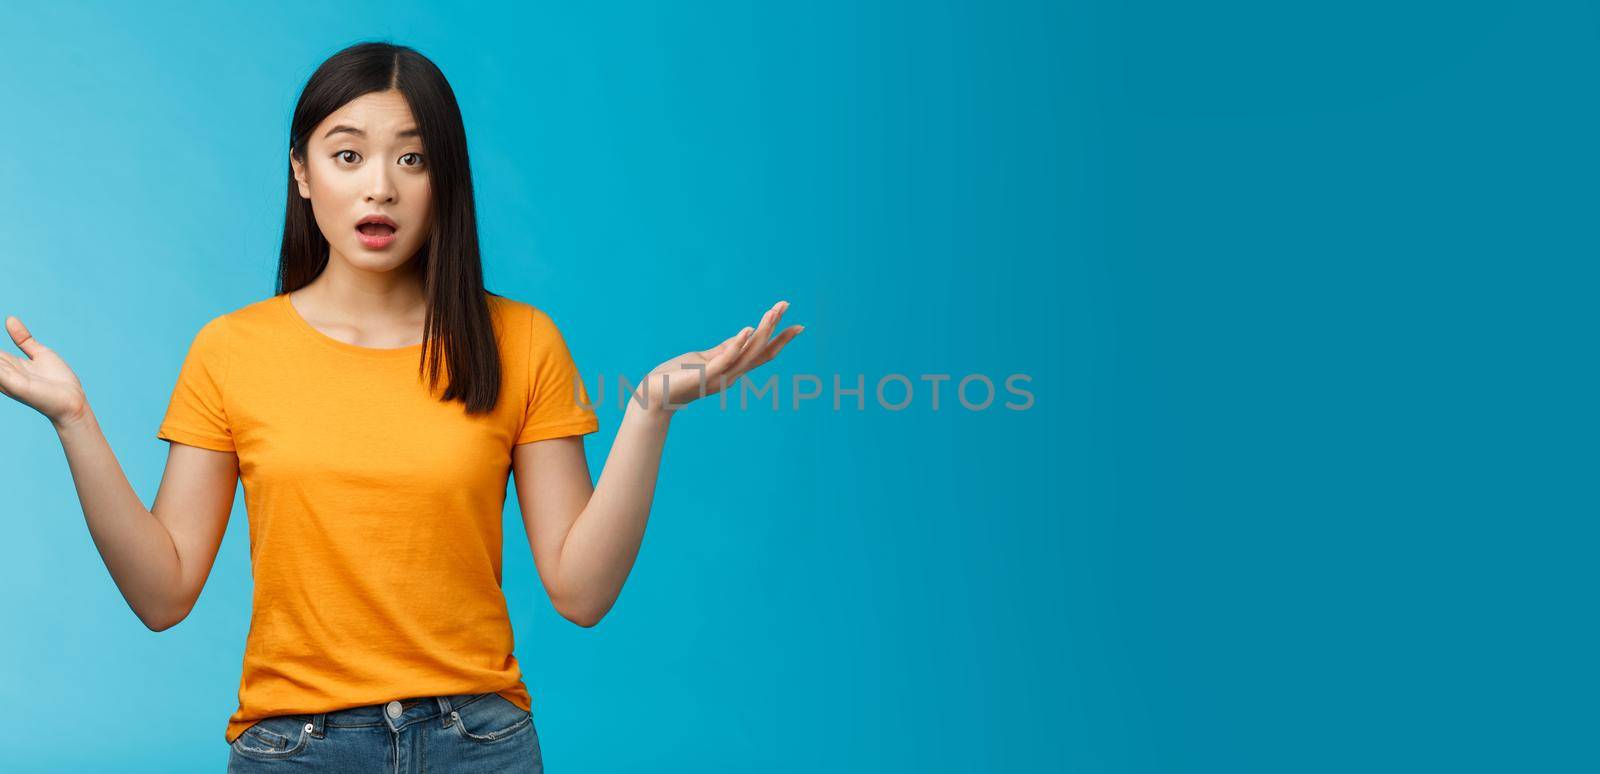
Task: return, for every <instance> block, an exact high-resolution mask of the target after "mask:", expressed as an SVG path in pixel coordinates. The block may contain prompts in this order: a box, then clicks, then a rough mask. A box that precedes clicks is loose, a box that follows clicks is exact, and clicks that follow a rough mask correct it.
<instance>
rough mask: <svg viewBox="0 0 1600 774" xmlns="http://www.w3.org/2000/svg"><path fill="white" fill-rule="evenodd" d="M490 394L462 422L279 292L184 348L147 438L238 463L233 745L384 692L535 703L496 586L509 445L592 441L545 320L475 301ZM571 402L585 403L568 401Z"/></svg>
mask: <svg viewBox="0 0 1600 774" xmlns="http://www.w3.org/2000/svg"><path fill="white" fill-rule="evenodd" d="M485 295H486V299H487V301H488V304H489V307H490V315H491V319H492V320H493V322H494V331H495V339H496V342H497V345H498V348H499V352H500V364H501V372H502V374H503V376H502V381H501V391H500V401H499V403H498V405H497V406H496V408H495V410H494V411H493V412H492V413H491V414H488V415H479V416H473V417H468V415H467V414H466V412H465V407H464V406H463V405H462V404H461V403H460V402H459V401H451V402H449V403H444V402H441V401H439V400H438V399H437V398H438V396H439V395H442V394H443V392H444V388H445V380H444V379H443V378H441V379H440V384H439V387H438V388H437V389H436V390H434V391H433V392H432V393H430V392H429V390H428V388H427V384H426V382H425V381H423V380H422V379H421V377H420V376H419V375H418V370H417V367H418V362H419V358H420V355H421V350H422V345H421V344H415V345H412V346H409V347H400V348H396V349H374V348H370V347H361V346H356V345H354V344H349V343H346V342H343V341H339V340H338V339H335V338H333V337H331V336H328V335H327V334H324V333H322V332H321V331H319V330H317V329H316V328H314V327H312V326H311V324H310V323H308V322H306V320H305V319H304V318H302V317H301V316H300V314H299V313H298V312H297V311H296V310H295V308H294V306H293V305H291V304H290V303H289V296H288V295H287V294H283V295H277V296H274V297H272V298H270V299H267V300H264V301H258V302H255V303H252V304H250V305H247V306H244V307H242V308H240V309H237V310H235V311H232V312H228V313H226V314H223V315H220V316H218V317H215V318H213V319H212V320H211V321H209V322H207V323H206V324H205V326H203V327H202V328H201V329H200V331H199V333H197V334H196V335H195V338H194V341H193V343H192V344H191V345H190V348H189V352H188V354H187V356H186V357H185V359H184V361H183V366H182V368H181V370H180V372H179V376H178V381H177V385H176V387H175V388H174V389H173V392H172V400H171V403H170V405H169V407H168V409H167V413H166V416H165V418H164V419H163V420H162V422H161V427H160V429H159V430H158V432H157V433H156V437H158V438H163V439H165V440H168V441H176V442H178V443H184V444H189V445H191V446H199V447H203V448H206V449H215V450H219V451H233V452H234V453H235V454H237V455H238V458H239V475H240V480H241V482H242V483H243V485H244V495H245V509H246V512H247V514H248V518H249V522H250V564H251V574H252V575H253V576H254V580H255V591H254V597H253V607H252V613H251V617H250V632H249V635H248V636H247V638H246V642H245V652H244V668H243V673H242V675H241V678H240V681H239V708H238V710H237V711H236V712H234V713H233V715H232V717H230V718H229V719H228V729H227V740H228V741H229V742H232V741H233V740H234V739H235V738H237V737H238V736H239V735H240V734H242V733H244V730H245V729H246V728H249V727H250V726H251V725H252V724H254V723H255V722H257V721H259V720H261V719H262V718H266V717H270V716H273V715H284V714H312V713H317V712H331V711H334V710H338V709H344V708H349V707H357V706H362V705H368V704H380V703H383V702H387V701H390V700H394V699H404V698H409V697H418V696H434V695H439V694H456V693H486V692H490V691H493V692H496V693H498V694H499V695H501V696H503V697H504V698H506V699H507V700H509V701H510V702H512V703H513V704H515V705H517V706H518V707H520V708H522V709H524V710H531V708H532V699H531V697H530V696H529V694H528V689H527V687H526V686H525V685H524V684H523V682H522V672H521V670H520V669H519V667H518V665H517V660H516V658H515V657H514V656H513V655H512V632H511V620H510V617H509V616H508V615H507V612H506V601H505V595H504V593H503V592H502V590H501V586H500V582H501V579H500V562H501V531H502V530H501V523H502V522H501V519H502V513H503V509H504V505H505V497H506V483H507V480H508V477H509V475H510V470H511V447H512V446H513V445H515V444H520V443H529V442H531V441H539V440H543V439H546V438H557V437H560V436H567V435H582V434H586V433H592V432H594V431H595V430H597V429H599V421H598V419H597V418H596V416H595V412H594V411H593V409H592V408H587V407H586V405H585V404H587V403H588V402H589V398H588V392H587V390H586V389H585V388H584V385H583V382H582V380H581V379H580V378H579V376H578V370H577V367H576V365H575V364H574V362H573V359H572V356H571V354H570V353H569V352H568V350H567V346H566V343H565V341H564V339H563V338H562V336H561V334H560V332H559V331H558V330H557V329H556V326H555V324H554V323H553V322H552V321H551V319H550V317H549V315H547V314H546V313H545V312H544V311H543V310H540V309H537V308H535V307H533V306H530V305H528V304H525V303H522V302H519V301H513V300H511V299H508V298H504V297H501V296H495V295H492V294H487V293H486V294H485ZM580 401H581V402H580Z"/></svg>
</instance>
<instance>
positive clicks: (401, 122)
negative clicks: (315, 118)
mask: <svg viewBox="0 0 1600 774" xmlns="http://www.w3.org/2000/svg"><path fill="white" fill-rule="evenodd" d="M341 135H342V136H343V137H346V138H352V137H353V138H355V139H361V140H386V139H398V140H408V139H417V138H420V137H421V134H420V133H419V132H418V131H417V125H416V120H415V119H414V118H413V117H412V115H411V106H410V105H408V104H407V103H406V100H405V97H403V96H401V94H400V93H399V92H397V91H387V92H373V93H371V94H363V95H361V96H359V97H357V98H355V99H353V100H351V101H349V102H347V103H345V104H344V105H341V106H340V107H339V109H338V110H335V111H333V112H332V113H329V114H328V117H327V118H325V119H323V121H322V123H321V124H319V125H318V126H317V129H316V131H315V132H313V133H312V140H313V141H317V140H329V139H332V138H335V137H340V136H341Z"/></svg>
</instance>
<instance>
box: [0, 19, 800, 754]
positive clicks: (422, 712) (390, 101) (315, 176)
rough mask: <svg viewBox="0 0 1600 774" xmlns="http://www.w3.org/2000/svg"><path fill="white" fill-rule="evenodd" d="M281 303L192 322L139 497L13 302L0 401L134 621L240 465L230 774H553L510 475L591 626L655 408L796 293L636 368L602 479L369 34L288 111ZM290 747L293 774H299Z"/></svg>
mask: <svg viewBox="0 0 1600 774" xmlns="http://www.w3.org/2000/svg"><path fill="white" fill-rule="evenodd" d="M289 172H290V176H289V181H288V206H287V213H286V218H285V224H284V233H283V246H282V251H281V258H280V263H279V270H278V279H277V292H276V294H275V295H273V296H272V297H271V298H268V299H265V300H262V301H258V302H255V303H252V304H249V305H247V306H244V307H242V308H239V309H236V310H234V311H232V312H228V313H226V314H222V315H220V316H217V317H215V318H213V319H211V320H210V321H209V322H207V323H206V324H205V325H204V326H203V327H202V328H201V329H200V330H199V332H198V333H197V334H196V336H195V337H194V340H193V342H192V343H191V345H190V348H189V351H188V353H187V355H186V357H185V360H184V362H183V365H182V367H181V369H180V371H179V375H178V380H177V384H176V387H175V388H174V390H173V393H172V399H171V402H170V404H169V406H168V408H167V412H166V415H165V417H164V418H163V420H162V423H161V426H160V428H159V430H158V432H157V437H160V438H163V439H166V440H168V441H170V442H171V444H170V447H169V450H168V457H167V465H166V470H165V472H164V474H163V475H162V479H161V485H160V489H159V491H158V492H157V494H156V499H155V504H154V506H152V507H151V508H150V509H149V510H146V509H145V508H144V506H143V504H142V503H141V501H140V499H139V497H138V495H137V494H136V493H135V492H134V491H133V489H132V488H131V487H130V486H129V484H128V481H127V479H126V477H125V476H124V475H123V472H122V469H121V467H120V465H119V464H118V462H117V459H116V457H115V456H114V455H113V454H112V451H111V449H110V448H109V447H108V446H107V444H106V439H105V436H104V435H103V434H102V433H101V430H100V428H99V426H98V424H97V422H96V420H95V416H94V413H93V412H92V411H91V409H90V406H89V402H88V399H87V397H86V396H85V394H84V390H83V388H82V386H81V385H80V384H79V382H78V380H77V378H76V377H75V376H74V375H73V373H72V371H71V369H69V368H68V367H67V364H66V363H65V362H63V361H62V359H61V358H60V357H59V356H58V355H57V354H56V353H55V352H53V351H51V350H50V349H49V348H48V347H46V346H45V345H44V344H43V343H42V342H40V341H39V340H38V339H36V338H34V337H33V336H32V335H31V334H30V333H29V331H28V328H27V327H26V326H24V325H23V323H22V321H21V320H19V319H17V318H16V317H7V318H6V319H5V325H6V330H7V332H9V333H10V334H11V338H12V341H14V342H15V343H16V345H17V346H18V347H19V348H20V349H21V350H22V352H23V353H24V354H25V355H26V357H17V356H14V355H11V354H9V353H0V391H3V392H4V393H5V394H6V395H8V396H10V397H11V398H14V399H16V400H17V401H19V402H21V403H24V404H26V405H28V406H30V407H32V408H34V409H35V410H37V411H39V412H40V413H42V414H44V415H45V416H46V417H48V418H49V419H50V421H51V422H52V423H53V424H54V426H55V427H56V430H57V432H58V434H59V435H60V438H61V444H62V446H63V448H64V449H65V451H66V456H67V462H68V464H69V466H70V467H71V470H72V475H73V480H74V482H75V483H76V486H77V490H78V497H79V499H80V500H81V501H82V504H83V511H84V515H85V517H86V518H87V520H88V525H89V532H90V535H91V536H92V537H93V539H94V542H95V546H96V547H97V548H98V549H99V551H100V555H101V556H102V557H103V558H104V560H105V563H106V567H107V568H108V569H109V570H110V572H111V575H112V577H113V578H114V579H115V581H116V584H117V587H118V588H119V589H120V590H121V591H122V594H123V596H124V597H125V598H126V599H127V601H128V604H129V606H130V607H132V608H133V611H134V612H135V613H136V614H137V615H138V616H139V618H140V620H141V621H143V622H144V623H145V625H146V626H148V627H149V628H151V629H153V630H156V631H160V630H163V629H167V628H169V627H171V626H174V625H176V624H177V623H178V622H179V621H181V620H183V618H184V617H185V616H187V615H188V613H189V611H190V609H191V608H192V607H193V606H194V603H195V600H196V598H197V597H198V596H199V594H200V589H201V587H202V586H203V585H204V583H205V580H206V577H207V576H208V575H209V573H210V571H211V565H212V563H213V561H214V560H215V558H216V552H217V548H218V545H219V544H220V542H221V540H222V536H223V533H224V530H225V528H226V526H227V520H228V516H229V512H230V510H231V508H232V504H233V496H234V488H235V486H236V484H237V483H239V482H240V481H241V480H242V482H243V484H244V489H245V505H246V511H247V514H248V517H249V526H250V557H251V571H252V575H253V577H254V582H255V587H254V599H253V610H252V615H251V621H250V632H249V636H248V638H247V642H246V645H245V654H244V665H243V673H242V676H241V680H240V685H239V707H238V709H237V711H235V712H234V713H233V715H232V716H231V717H230V718H229V719H228V725H227V740H228V742H229V743H230V745H231V752H230V755H229V770H230V771H254V770H257V769H258V768H260V769H267V768H270V767H271V766H274V765H288V766H298V767H300V768H303V769H311V770H321V771H368V770H370V771H378V770H382V771H417V770H420V769H421V768H423V767H424V766H426V767H427V768H429V769H430V770H438V771H452V772H472V771H496V772H505V771H526V772H538V771H542V769H543V765H542V762H541V756H540V752H539V742H538V736H537V734H536V732H535V730H534V726H533V718H532V712H531V709H532V702H531V699H530V696H529V694H528V690H527V688H526V686H525V685H524V684H523V681H522V679H521V670H520V668H519V666H518V664H517V661H516V659H515V658H514V657H513V655H512V630H511V623H510V620H509V618H508V616H507V613H506V606H505V597H504V595H503V593H502V591H501V572H500V570H501V567H500V558H501V513H502V506H503V504H504V498H505V491H506V486H505V485H506V478H507V476H508V475H514V476H515V480H516V491H517V499H518V501H519V504H520V505H521V510H522V514H523V520H524V523H525V524H526V525H527V532H528V536H529V542H530V544H531V548H532V551H533V557H534V560H535V563H536V565H537V568H538V573H539V576H540V580H541V581H542V582H543V584H544V587H545V590H546V591H547V592H548V594H549V596H550V600H551V602H552V603H553V604H554V606H555V608H556V609H557V610H558V611H559V612H560V613H561V615H562V616H564V617H566V618H567V619H569V620H571V621H573V622H574V623H577V624H578V625H580V626H593V625H595V623H596V622H598V621H599V620H600V618H601V617H602V616H603V615H605V613H606V611H607V610H609V609H610V608H611V606H612V604H613V603H614V602H615V601H616V599H617V595H618V594H619V593H620V592H621V589H622V585H623V582H624V581H625V579H626V578H627V576H628V573H629V571H630V569H631V568H632V566H633V562H634V559H635V557H636V555H637V552H638V549H639V545H640V542H641V540H642V538H643V534H644V529H645V522H646V520H647V518H648V516H649V510H650V501H651V497H652V494H653V492H654V489H655V481H656V475H657V470H658V467H659V464H660V459H661V449H662V445H663V443H664V441H665V438H666V433H667V428H668V425H669V424H670V422H671V419H672V416H673V412H674V411H675V410H676V409H678V408H681V407H682V406H683V405H684V404H687V403H688V402H690V401H691V400H693V399H695V398H699V397H704V396H705V395H710V394H715V393H717V392H719V391H721V390H722V389H726V387H727V386H728V385H730V384H732V383H734V382H735V381H736V380H737V379H738V378H739V377H740V376H741V375H743V374H744V373H745V372H747V371H749V370H750V369H752V368H755V367H757V366H759V365H761V364H763V363H765V362H767V361H769V360H771V359H772V358H773V356H774V355H776V354H777V353H778V352H779V351H780V350H781V349H783V347H784V346H785V345H786V344H787V343H788V342H789V341H790V340H792V339H793V338H794V337H795V336H796V335H797V334H798V333H799V332H800V331H801V330H802V326H791V327H789V328H787V329H785V330H784V331H782V332H781V333H779V334H777V335H773V331H774V329H775V328H776V326H777V324H778V321H779V320H780V319H781V318H782V316H783V313H784V310H785V307H786V305H785V304H784V303H782V302H780V303H778V304H776V305H774V306H773V307H772V308H771V309H769V310H768V311H767V312H766V313H765V315H764V316H763V317H762V319H761V321H760V323H759V324H758V325H757V326H755V328H754V329H753V330H752V329H751V328H749V327H746V328H744V329H743V330H741V331H739V332H738V333H736V334H734V335H733V336H731V337H729V338H728V339H726V340H724V341H723V342H721V343H720V344H717V345H716V346H714V347H711V348H710V349H706V350H701V351H696V352H689V353H686V354H684V355H680V356H678V357H676V358H673V359H671V360H668V361H667V362H665V363H662V364H661V365H659V366H657V367H656V368H655V369H653V370H651V371H650V372H649V373H648V374H647V375H646V376H645V377H644V379H642V380H641V383H640V385H639V387H638V389H637V390H635V392H634V394H633V395H632V396H631V397H630V398H629V400H628V403H627V408H626V410H625V413H624V415H623V418H622V421H621V426H620V427H619V429H618V431H617V436H616V440H615V442H614V443H613V445H612V447H611V451H610V454H609V455H608V457H607V458H606V464H605V468H604V470H603V471H602V475H601V476H600V480H599V483H598V485H592V484H591V483H590V481H591V480H590V477H589V470H588V464H587V462H586V460H585V456H584V446H583V436H584V435H585V434H587V433H591V432H594V431H595V430H596V429H598V427H599V423H598V419H597V417H596V416H595V413H594V411H593V408H592V406H590V405H589V401H588V394H587V391H586V389H585V388H584V385H583V382H582V380H581V379H580V378H579V376H578V372H577V368H576V367H575V365H574V361H573V358H572V356H571V354H570V353H569V352H568V350H567V347H566V344H565V342H564V339H563V337H562V335H561V333H560V332H559V330H558V329H557V328H556V326H555V323H554V322H553V321H552V320H551V318H550V316H549V315H548V314H546V313H545V312H544V311H543V310H541V309H539V308H537V307H535V306H532V305H529V304H525V303H522V302H518V301H513V300H511V299H508V298H505V297H502V296H498V295H495V294H493V293H489V292H487V291H486V290H485V289H484V285H483V273H482V266H481V264H480V260H479V255H478V242H477V224H476V220H475V215H474V208H473V198H472V182H471V175H470V172H469V167H468V162H467V144H466V136H465V130H464V128H463V126H462V122H461V114H460V111H459V109H458V107H457V105H456V101H455V96H454V94H453V92H452V91H451V89H450V86H449V84H448V83H447V82H446V81H445V78H444V76H443V74H442V73H441V72H440V71H439V70H438V68H437V67H435V66H434V65H433V63H432V62H430V61H429V60H428V59H427V58H425V57H423V56H422V55H420V54H418V53H417V52H415V51H413V50H411V49H409V48H405V47H401V46H394V45H389V44H384V43H362V44H358V45H355V46H352V47H350V48H348V49H345V50H344V51H341V52H339V53H338V54H336V55H334V56H333V57H331V58H330V59H329V60H328V61H327V62H325V63H323V64H322V66H321V67H320V68H319V69H318V70H317V71H316V73H315V74H313V75H312V77H311V79H310V80H309V81H308V83H307V84H306V87H305V90H304V92H303V93H302V94H301V96H300V100H299V102H298V104H297V105H296V107H295V111H294V117H293V119H292V122H291V126H290V149H289ZM291 761H292V763H291Z"/></svg>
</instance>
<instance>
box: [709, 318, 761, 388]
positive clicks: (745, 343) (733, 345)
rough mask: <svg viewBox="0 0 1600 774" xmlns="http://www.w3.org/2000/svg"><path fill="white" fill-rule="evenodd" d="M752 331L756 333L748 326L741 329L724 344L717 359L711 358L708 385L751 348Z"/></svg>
mask: <svg viewBox="0 0 1600 774" xmlns="http://www.w3.org/2000/svg"><path fill="white" fill-rule="evenodd" d="M752 331H754V329H753V328H751V327H750V326H748V325H747V326H745V327H744V328H742V329H740V331H739V332H738V333H735V334H733V338H730V339H728V340H727V341H725V342H723V345H724V347H723V350H722V351H721V352H719V353H717V355H716V356H715V357H713V358H711V360H710V361H709V362H707V363H706V381H707V382H708V383H709V382H710V381H711V380H713V379H715V378H717V377H718V376H720V375H721V374H723V373H725V372H727V370H728V367H729V366H730V365H732V364H733V361H734V360H735V359H736V358H738V357H739V355H741V354H743V353H744V351H745V350H746V349H748V348H749V342H750V334H751V332H752Z"/></svg>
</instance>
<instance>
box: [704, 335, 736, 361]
mask: <svg viewBox="0 0 1600 774" xmlns="http://www.w3.org/2000/svg"><path fill="white" fill-rule="evenodd" d="M744 333H745V332H744V330H740V331H739V332H738V333H735V334H733V335H732V336H729V337H728V338H725V339H723V340H722V343H720V344H718V345H716V346H715V347H712V348H711V349H702V350H700V356H701V357H704V358H705V359H706V360H713V359H715V358H716V357H717V356H718V355H720V354H722V353H724V352H727V351H728V350H729V348H732V347H736V346H737V345H739V344H742V343H743V337H744Z"/></svg>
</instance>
